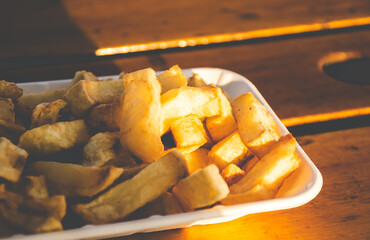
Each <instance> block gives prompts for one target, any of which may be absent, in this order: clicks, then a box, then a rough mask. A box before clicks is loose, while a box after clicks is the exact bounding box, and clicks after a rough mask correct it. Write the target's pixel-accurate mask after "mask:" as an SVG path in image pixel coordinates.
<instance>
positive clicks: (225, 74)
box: [11, 68, 323, 240]
mask: <svg viewBox="0 0 370 240" xmlns="http://www.w3.org/2000/svg"><path fill="white" fill-rule="evenodd" d="M183 71H184V73H185V75H186V76H187V77H190V76H191V75H192V74H193V72H194V73H198V74H199V75H200V76H201V77H202V78H203V79H204V80H205V81H206V82H207V83H214V84H216V85H217V86H220V87H222V88H223V89H225V90H226V91H227V92H228V93H229V94H230V96H231V97H236V96H238V95H240V94H242V93H246V92H252V93H253V94H254V95H255V96H256V98H257V99H258V100H259V101H260V102H261V103H262V104H263V105H264V106H265V107H266V108H267V110H268V111H269V112H270V113H271V114H272V116H273V118H274V119H275V121H276V122H277V123H278V126H279V130H280V131H281V133H282V134H286V133H288V130H287V129H286V127H285V126H284V125H283V124H282V123H281V121H280V120H279V118H278V117H277V116H276V114H275V113H274V112H273V110H272V109H271V108H270V106H269V105H268V104H267V102H266V100H265V99H264V98H263V96H262V95H261V94H260V93H259V91H258V90H257V88H256V87H255V86H254V85H253V84H252V83H251V82H250V81H249V80H248V79H246V78H245V77H243V76H241V75H239V74H237V73H235V72H231V71H228V70H224V69H218V68H193V69H185V70H183ZM108 77H112V76H108ZM102 78H106V77H102ZM70 81H71V80H70V79H69V80H57V81H46V82H33V83H22V84H18V85H19V86H20V87H21V88H23V90H24V92H25V93H32V92H42V91H47V90H53V89H58V88H64V87H66V86H68V84H69V82H70ZM297 152H298V155H299V157H300V158H301V160H302V161H301V165H300V167H299V168H298V169H297V170H296V171H295V172H294V173H293V174H291V175H290V176H289V177H288V178H287V179H286V180H285V181H284V184H283V185H282V187H281V188H280V189H279V192H278V194H277V197H276V198H275V199H271V200H264V201H258V202H252V203H245V204H238V205H233V206H221V205H217V206H215V207H213V208H210V209H203V210H197V211H193V212H187V213H180V214H174V215H167V216H158V215H156V216H151V217H149V218H146V219H140V220H133V221H122V222H118V223H112V224H104V225H98V226H93V225H86V226H84V227H81V228H77V229H70V230H64V231H59V232H51V233H43V234H32V235H21V234H19V235H15V236H12V237H11V239H38V240H42V239H45V240H49V239H54V240H55V239H65V240H67V239H94V238H106V237H116V236H124V235H130V234H133V233H137V232H154V231H159V230H165V229H174V228H182V227H188V226H191V225H203V224H213V223H220V222H226V221H230V220H233V219H236V218H239V217H242V216H244V215H247V214H252V213H259V212H267V211H274V210H282V209H288V208H294V207H298V206H300V205H303V204H305V203H307V202H309V201H311V200H312V199H313V198H315V197H316V195H317V194H318V193H319V192H320V190H321V187H322V184H323V180H322V176H321V173H320V172H319V170H318V169H317V168H316V166H315V165H314V164H313V163H312V161H311V160H310V158H309V157H308V156H307V155H306V153H305V152H304V151H303V150H302V148H301V147H300V146H299V145H297Z"/></svg>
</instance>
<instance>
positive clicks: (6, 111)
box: [0, 98, 15, 123]
mask: <svg viewBox="0 0 370 240" xmlns="http://www.w3.org/2000/svg"><path fill="white" fill-rule="evenodd" d="M0 120H3V121H5V122H8V123H14V122H15V113H14V104H13V101H12V99H10V98H0Z"/></svg>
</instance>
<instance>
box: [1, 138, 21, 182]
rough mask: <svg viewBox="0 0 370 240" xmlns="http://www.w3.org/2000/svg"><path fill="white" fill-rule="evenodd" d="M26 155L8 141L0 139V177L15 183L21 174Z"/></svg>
mask: <svg viewBox="0 0 370 240" xmlns="http://www.w3.org/2000/svg"><path fill="white" fill-rule="evenodd" d="M27 157H28V153H27V152H26V151H25V150H23V149H22V148H20V147H18V146H16V145H14V144H13V143H12V142H10V141H9V140H8V139H6V138H4V137H0V177H2V178H5V179H7V180H9V181H11V182H17V181H18V180H19V177H20V176H21V174H22V171H23V168H24V165H25V163H26V159H27Z"/></svg>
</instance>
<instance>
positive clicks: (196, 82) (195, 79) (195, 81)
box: [188, 73, 207, 87]
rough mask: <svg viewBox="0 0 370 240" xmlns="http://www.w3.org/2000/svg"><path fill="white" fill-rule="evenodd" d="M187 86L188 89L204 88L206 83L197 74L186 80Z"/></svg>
mask: <svg viewBox="0 0 370 240" xmlns="http://www.w3.org/2000/svg"><path fill="white" fill-rule="evenodd" d="M188 86H190V87H204V86H207V83H206V82H205V81H204V79H203V78H202V77H201V76H200V75H199V74H198V73H193V75H192V76H191V77H189V79H188Z"/></svg>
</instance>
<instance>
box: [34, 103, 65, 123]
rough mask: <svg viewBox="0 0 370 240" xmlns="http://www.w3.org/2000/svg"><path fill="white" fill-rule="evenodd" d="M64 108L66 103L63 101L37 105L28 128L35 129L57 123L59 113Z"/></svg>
mask: <svg viewBox="0 0 370 240" xmlns="http://www.w3.org/2000/svg"><path fill="white" fill-rule="evenodd" d="M66 106H67V102H66V101H64V100H63V99H57V100H55V101H53V102H46V103H40V104H38V105H37V106H36V107H35V108H34V109H33V112H32V118H31V126H30V127H31V128H35V127H39V126H42V125H45V124H53V123H55V122H57V121H58V118H59V117H60V111H61V110H62V109H63V108H65V107H66Z"/></svg>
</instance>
